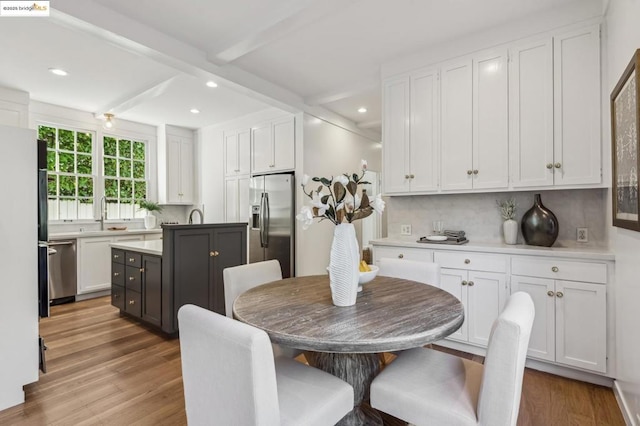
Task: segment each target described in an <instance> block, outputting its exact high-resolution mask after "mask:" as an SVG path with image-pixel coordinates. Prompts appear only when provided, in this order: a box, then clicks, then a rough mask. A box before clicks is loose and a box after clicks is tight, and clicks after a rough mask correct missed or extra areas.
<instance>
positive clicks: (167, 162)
mask: <svg viewBox="0 0 640 426" xmlns="http://www.w3.org/2000/svg"><path fill="white" fill-rule="evenodd" d="M193 157H194V146H193V132H192V131H191V130H188V129H181V128H178V127H173V126H160V127H159V128H158V199H159V202H160V203H161V204H193V202H194V198H193V195H194V191H193V188H194V167H193V165H194V163H193V160H194V158H193Z"/></svg>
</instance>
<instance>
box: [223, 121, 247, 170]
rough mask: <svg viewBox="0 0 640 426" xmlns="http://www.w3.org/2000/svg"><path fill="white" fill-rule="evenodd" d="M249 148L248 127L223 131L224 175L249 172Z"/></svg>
mask: <svg viewBox="0 0 640 426" xmlns="http://www.w3.org/2000/svg"><path fill="white" fill-rule="evenodd" d="M250 149H251V131H250V130H249V129H246V130H238V131H233V132H225V133H224V157H225V163H224V165H225V168H224V173H225V176H227V177H234V176H244V175H248V174H249V173H250V169H249V165H250Z"/></svg>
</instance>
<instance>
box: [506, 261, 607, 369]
mask: <svg viewBox="0 0 640 426" xmlns="http://www.w3.org/2000/svg"><path fill="white" fill-rule="evenodd" d="M527 275H533V276H527ZM606 277H607V271H606V265H604V264H602V263H589V262H575V261H564V260H553V259H526V258H521V257H514V258H513V259H512V276H511V291H512V292H515V291H524V292H526V293H529V294H530V295H531V298H532V299H533V302H534V306H535V310H536V317H535V320H534V322H533V328H532V331H531V339H530V342H529V352H528V356H530V357H532V358H537V359H542V360H547V361H554V362H557V363H561V364H566V365H570V366H574V367H579V368H583V369H586V370H592V371H597V372H601V373H604V372H606V371H607V353H606V348H607V332H606V330H607V314H606V312H607V308H606V279H607V278H606ZM554 278H556V279H554ZM585 281H591V282H585Z"/></svg>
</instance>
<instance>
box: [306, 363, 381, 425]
mask: <svg viewBox="0 0 640 426" xmlns="http://www.w3.org/2000/svg"><path fill="white" fill-rule="evenodd" d="M305 357H306V358H307V361H308V362H309V364H310V365H312V366H314V367H316V368H319V369H320V370H323V371H326V372H327V373H330V374H333V375H334V376H336V377H339V378H340V379H342V380H344V381H345V382H347V383H349V384H350V385H351V386H353V398H354V407H353V411H351V412H350V413H348V414H347V415H346V416H344V417H343V418H342V420H340V422H338V423H337V424H338V425H340V426H359V425H376V426H377V425H379V426H382V418H381V417H380V414H378V412H377V411H376V410H374V409H373V408H371V407H370V406H369V404H368V402H369V388H370V387H371V381H372V380H373V378H374V377H375V376H376V375H377V374H378V372H379V371H380V359H379V358H378V354H350V353H324V352H305Z"/></svg>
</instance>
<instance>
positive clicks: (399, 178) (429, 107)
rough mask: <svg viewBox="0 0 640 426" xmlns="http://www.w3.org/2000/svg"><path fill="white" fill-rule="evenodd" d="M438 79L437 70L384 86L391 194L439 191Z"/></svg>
mask: <svg viewBox="0 0 640 426" xmlns="http://www.w3.org/2000/svg"><path fill="white" fill-rule="evenodd" d="M438 78H439V77H438V71H437V69H425V70H420V71H418V72H415V73H412V74H411V76H404V77H400V78H396V79H393V80H389V81H387V82H385V84H384V88H383V96H384V124H383V126H384V140H385V141H386V143H387V146H386V148H385V150H384V152H383V153H384V157H383V174H382V175H383V178H384V180H385V181H384V187H385V191H386V192H387V193H409V192H412V191H413V192H415V191H420V192H430V191H436V190H437V189H438V155H437V154H438V153H437V149H438V118H439V101H438V100H439V87H440V85H439V82H438Z"/></svg>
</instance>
